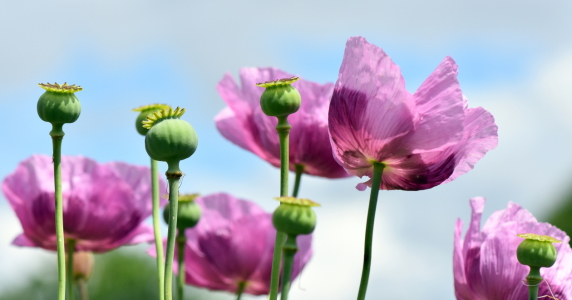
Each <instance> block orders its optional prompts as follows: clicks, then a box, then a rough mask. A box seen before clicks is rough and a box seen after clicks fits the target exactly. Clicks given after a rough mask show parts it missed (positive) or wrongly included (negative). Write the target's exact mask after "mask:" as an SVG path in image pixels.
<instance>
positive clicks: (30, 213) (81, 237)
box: [2, 155, 165, 252]
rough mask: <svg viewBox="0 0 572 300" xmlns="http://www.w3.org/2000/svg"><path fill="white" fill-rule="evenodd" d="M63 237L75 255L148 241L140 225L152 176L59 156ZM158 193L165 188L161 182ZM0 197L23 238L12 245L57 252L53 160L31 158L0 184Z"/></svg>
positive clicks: (116, 165) (114, 164) (113, 164)
mask: <svg viewBox="0 0 572 300" xmlns="http://www.w3.org/2000/svg"><path fill="white" fill-rule="evenodd" d="M61 166H62V194H63V217H64V234H65V237H66V239H68V238H69V239H75V240H76V246H75V249H76V251H93V252H104V251H109V250H112V249H114V248H117V247H119V246H122V245H130V244H136V243H141V242H148V241H152V240H153V231H152V230H151V228H150V227H149V226H147V225H144V224H142V222H143V221H144V220H145V218H147V217H148V216H149V215H150V214H151V176H150V170H149V168H147V167H142V166H133V165H129V164H126V163H122V162H111V163H106V164H98V163H97V162H95V161H93V160H91V159H89V158H85V157H81V156H76V157H73V156H62V164H61ZM160 186H161V190H165V183H164V182H163V181H160ZM2 191H3V192H4V195H5V196H6V199H8V201H9V202H10V205H11V206H12V208H13V209H14V211H15V212H16V215H17V216H18V218H19V219H20V222H21V223H22V229H23V230H24V232H23V233H22V234H20V235H19V236H18V237H16V239H15V240H14V241H13V244H14V245H17V246H25V247H40V248H44V249H48V250H56V234H55V231H56V229H55V217H54V209H55V203H54V202H55V201H54V181H53V163H52V158H51V157H49V156H46V155H34V156H31V157H30V158H28V159H26V160H24V161H23V162H21V163H20V164H19V165H18V167H17V168H16V170H15V171H14V172H13V173H12V174H10V175H8V176H7V177H6V178H5V179H4V182H2Z"/></svg>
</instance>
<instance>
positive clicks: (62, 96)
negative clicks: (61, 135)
mask: <svg viewBox="0 0 572 300" xmlns="http://www.w3.org/2000/svg"><path fill="white" fill-rule="evenodd" d="M38 85H39V86H40V87H41V88H43V89H44V90H46V92H44V93H43V94H42V96H40V99H39V100H38V104H37V109H38V116H40V119H42V120H43V121H45V122H49V123H52V124H64V123H73V122H75V121H76V120H77V119H78V118H79V115H80V113H81V104H80V103H79V99H78V98H77V97H76V96H75V94H74V93H75V92H79V91H81V90H82V87H80V86H77V85H75V84H74V85H68V84H67V83H64V84H58V83H54V84H50V83H49V82H48V83H40V84H38Z"/></svg>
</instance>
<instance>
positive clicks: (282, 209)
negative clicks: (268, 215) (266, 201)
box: [272, 197, 319, 235]
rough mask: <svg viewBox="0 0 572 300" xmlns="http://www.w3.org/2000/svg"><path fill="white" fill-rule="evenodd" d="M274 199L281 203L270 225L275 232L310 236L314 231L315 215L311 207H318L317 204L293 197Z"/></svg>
mask: <svg viewBox="0 0 572 300" xmlns="http://www.w3.org/2000/svg"><path fill="white" fill-rule="evenodd" d="M275 199H276V200H278V201H280V202H281V204H280V206H278V208H276V210H275V211H274V213H273V214H272V223H273V224H274V228H276V230H278V231H281V232H284V233H286V234H288V235H299V234H310V233H312V232H313V231H314V228H315V227H316V214H315V213H314V211H313V210H312V206H319V204H318V203H315V202H313V201H310V200H308V199H299V198H294V197H280V198H275Z"/></svg>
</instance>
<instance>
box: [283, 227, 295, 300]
mask: <svg viewBox="0 0 572 300" xmlns="http://www.w3.org/2000/svg"><path fill="white" fill-rule="evenodd" d="M282 251H283V252H284V266H283V268H282V295H281V297H280V300H288V292H289V291H290V283H291V281H292V267H293V266H294V255H296V252H297V251H298V246H297V245H296V236H295V235H288V239H287V240H286V242H285V243H284V246H282Z"/></svg>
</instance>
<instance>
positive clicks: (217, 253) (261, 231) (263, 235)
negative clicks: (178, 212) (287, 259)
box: [185, 193, 312, 295]
mask: <svg viewBox="0 0 572 300" xmlns="http://www.w3.org/2000/svg"><path fill="white" fill-rule="evenodd" d="M196 201H197V204H199V205H200V206H201V209H202V210H203V216H202V217H201V220H200V221H199V224H198V225H197V226H196V227H194V228H191V229H187V230H186V236H187V244H186V247H185V251H186V253H185V267H186V270H185V272H186V281H187V283H188V284H191V285H194V286H198V287H204V288H208V289H211V290H224V291H228V292H232V293H236V292H237V290H238V288H239V284H241V283H242V284H245V289H244V293H248V294H253V295H262V294H268V292H269V290H270V271H271V266H272V252H273V250H274V239H275V235H276V230H275V229H274V227H273V226H272V215H271V214H269V213H266V212H264V211H263V210H262V209H261V208H259V207H258V206H257V205H256V204H254V203H253V202H250V201H245V200H241V199H236V198H234V197H233V196H231V195H229V194H224V193H220V194H212V195H209V196H204V197H199V198H197V200H196ZM311 243H312V236H311V235H305V236H299V237H298V247H299V251H298V253H296V257H295V259H294V270H293V273H292V279H294V278H296V276H298V274H299V273H300V271H301V270H302V268H304V266H305V265H306V263H307V262H308V260H309V259H310V257H311V256H312V249H311Z"/></svg>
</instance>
